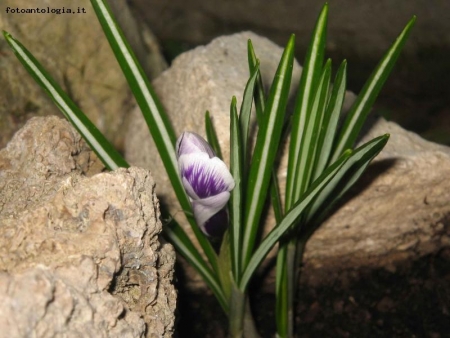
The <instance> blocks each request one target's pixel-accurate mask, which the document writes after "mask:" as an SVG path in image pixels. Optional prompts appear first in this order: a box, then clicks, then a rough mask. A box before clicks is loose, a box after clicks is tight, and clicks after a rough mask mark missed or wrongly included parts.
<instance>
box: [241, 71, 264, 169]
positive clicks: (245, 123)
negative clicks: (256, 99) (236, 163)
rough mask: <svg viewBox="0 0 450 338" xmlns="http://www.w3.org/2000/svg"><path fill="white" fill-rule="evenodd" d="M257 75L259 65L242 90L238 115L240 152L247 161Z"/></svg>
mask: <svg viewBox="0 0 450 338" xmlns="http://www.w3.org/2000/svg"><path fill="white" fill-rule="evenodd" d="M258 74H259V64H258V63H257V64H256V66H255V67H254V69H253V73H252V74H251V76H250V79H249V80H248V82H247V85H246V86H245V90H244V97H243V99H242V105H241V110H240V113H239V124H240V129H241V134H242V150H243V158H244V160H245V161H246V160H247V159H248V155H247V152H248V151H249V145H248V141H249V131H250V116H251V113H252V102H253V92H254V90H255V81H256V78H257V76H258Z"/></svg>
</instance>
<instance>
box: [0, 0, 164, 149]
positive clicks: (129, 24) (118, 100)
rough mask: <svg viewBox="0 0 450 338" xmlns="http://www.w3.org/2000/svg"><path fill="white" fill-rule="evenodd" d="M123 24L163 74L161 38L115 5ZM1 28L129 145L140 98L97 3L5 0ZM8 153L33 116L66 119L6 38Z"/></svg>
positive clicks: (145, 60) (3, 123) (1, 80)
mask: <svg viewBox="0 0 450 338" xmlns="http://www.w3.org/2000/svg"><path fill="white" fill-rule="evenodd" d="M112 3H113V5H114V6H113V9H114V10H115V13H116V16H117V18H118V21H119V22H120V24H121V26H122V28H123V30H124V32H125V35H126V36H128V37H130V39H129V40H130V44H131V46H132V47H133V49H134V50H135V52H136V54H137V56H138V58H139V59H140V60H141V62H142V64H143V67H144V69H145V70H146V71H147V72H148V74H151V75H152V76H155V75H157V74H159V73H160V72H161V71H162V70H163V69H164V68H165V63H164V61H163V59H162V57H161V53H160V51H159V48H158V46H157V44H156V42H155V39H154V37H153V35H152V33H151V32H150V30H149V29H148V27H147V26H146V25H145V24H143V23H139V24H138V23H137V22H136V21H135V20H134V17H133V16H132V15H131V12H130V10H129V8H128V6H127V4H126V1H125V0H118V1H113V2H112ZM8 7H10V8H11V9H17V8H18V9H30V8H41V9H46V8H50V9H55V10H56V9H62V8H63V7H64V8H65V9H66V10H67V9H69V8H70V9H72V10H74V11H77V10H78V8H80V10H81V9H82V8H83V9H85V11H86V13H79V14H78V13H77V14H59V15H58V14H52V13H49V14H47V13H40V14H37V13H35V14H20V13H19V14H18V13H11V12H10V13H6V8H8ZM0 27H1V28H2V29H4V30H6V31H8V32H9V33H11V34H12V35H13V36H14V37H15V38H17V39H18V40H19V41H21V42H22V43H23V44H24V45H25V46H26V47H27V48H28V49H29V50H30V52H31V53H33V55H34V56H35V57H36V58H37V59H38V60H39V62H40V63H41V64H42V65H43V66H44V67H45V68H46V69H47V70H48V71H49V73H50V74H51V75H52V76H53V77H54V78H55V79H56V81H57V82H58V83H59V84H60V85H61V86H62V88H63V89H64V90H65V91H66V92H67V93H68V94H69V95H70V97H71V98H72V99H73V100H74V102H75V103H76V104H77V105H79V107H80V108H81V109H82V110H83V111H84V112H85V113H86V114H87V115H88V116H89V118H90V119H91V120H92V121H93V122H94V123H95V124H96V126H97V127H99V128H100V130H102V132H103V133H104V134H105V135H106V136H107V137H108V138H109V139H110V140H112V141H113V142H114V144H115V145H116V146H117V147H118V148H123V133H119V132H118V131H119V130H120V129H121V128H124V127H125V126H126V123H127V112H128V111H129V109H130V108H131V107H132V105H133V103H132V96H131V92H130V90H129V88H128V85H127V82H126V80H125V78H124V76H123V75H122V73H121V70H120V67H119V65H118V64H117V61H116V59H115V57H114V55H113V53H112V51H111V48H110V46H109V44H108V41H107V40H106V37H105V36H104V33H103V31H102V29H101V27H100V24H99V23H98V20H97V18H96V16H95V13H94V10H93V9H92V6H91V4H90V2H89V0H76V1H73V0H70V1H65V2H64V3H60V4H57V3H50V2H49V1H46V0H36V1H33V3H32V4H31V3H30V2H29V1H27V0H4V1H2V10H1V11H0ZM0 55H1V58H0V87H1V88H2V93H3V95H1V96H0V148H3V147H4V146H5V145H6V143H7V142H8V141H9V139H10V138H11V137H12V135H13V134H14V132H15V131H17V130H18V129H19V128H20V127H21V126H22V125H23V124H24V123H25V121H26V120H28V119H29V118H31V117H33V116H43V115H49V114H52V115H55V114H60V113H59V110H58V108H57V107H56V106H55V105H54V104H53V103H52V102H51V100H50V99H49V98H48V97H47V94H46V93H44V92H43V91H42V90H41V89H40V87H39V86H38V85H37V84H36V83H35V81H34V80H33V79H32V78H31V77H30V76H29V75H28V73H27V72H26V70H25V69H24V68H23V67H22V65H21V64H20V62H19V61H18V60H17V58H16V57H15V56H14V54H13V52H12V50H11V49H10V48H9V46H8V45H7V43H6V41H5V40H4V39H3V38H2V39H0Z"/></svg>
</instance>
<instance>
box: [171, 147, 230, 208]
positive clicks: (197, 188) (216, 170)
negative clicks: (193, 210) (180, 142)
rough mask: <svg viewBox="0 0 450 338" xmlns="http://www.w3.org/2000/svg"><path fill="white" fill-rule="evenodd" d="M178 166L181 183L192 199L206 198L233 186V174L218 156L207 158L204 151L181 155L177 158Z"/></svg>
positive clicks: (228, 189)
mask: <svg viewBox="0 0 450 338" xmlns="http://www.w3.org/2000/svg"><path fill="white" fill-rule="evenodd" d="M178 166H179V170H180V175H181V177H182V179H183V185H184V187H185V189H186V191H187V193H188V195H189V196H190V197H191V198H193V199H197V198H200V199H203V198H207V197H210V196H214V195H217V194H220V193H221V192H224V191H231V190H232V189H233V188H234V179H233V176H231V174H230V172H229V171H228V168H227V166H226V165H225V163H224V162H223V161H222V160H220V159H219V158H218V157H213V158H209V156H208V155H207V154H205V153H191V154H189V155H182V156H180V158H179V159H178ZM185 181H187V182H188V183H189V186H187V184H185ZM192 192H195V195H196V196H195V195H194V194H192Z"/></svg>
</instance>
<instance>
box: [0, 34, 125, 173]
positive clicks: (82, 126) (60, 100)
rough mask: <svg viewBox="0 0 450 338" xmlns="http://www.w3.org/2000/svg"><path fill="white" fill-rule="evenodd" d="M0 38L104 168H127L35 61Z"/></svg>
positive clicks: (9, 38)
mask: <svg viewBox="0 0 450 338" xmlns="http://www.w3.org/2000/svg"><path fill="white" fill-rule="evenodd" d="M3 35H4V36H5V39H6V42H8V44H9V45H10V46H11V48H12V49H13V51H14V53H15V55H16V56H17V58H18V59H19V61H20V62H21V63H22V65H23V66H24V67H25V69H26V70H27V71H28V72H29V73H30V75H31V76H32V77H33V78H34V79H35V81H36V82H37V83H38V84H39V85H40V86H41V87H42V88H43V89H44V90H45V91H46V92H47V94H48V95H49V96H50V98H51V99H52V100H53V102H54V103H55V104H56V105H57V106H58V108H59V109H60V110H61V112H62V113H63V114H64V116H65V117H66V118H67V119H68V120H69V121H70V123H72V125H73V126H74V127H75V129H76V130H78V132H79V133H80V135H81V136H82V137H83V138H84V139H85V141H86V142H87V144H89V146H90V147H91V149H92V150H93V151H94V152H95V153H96V154H97V156H98V157H99V158H100V160H101V161H102V162H103V164H104V165H105V166H106V168H108V169H109V170H114V169H116V168H118V167H125V168H127V167H129V165H128V163H127V162H126V161H125V160H124V159H123V157H122V156H121V155H120V154H119V153H118V152H117V150H116V149H115V148H114V146H113V145H112V144H111V143H110V142H109V141H108V140H107V139H106V138H105V137H104V136H103V134H102V133H101V132H100V131H99V130H98V129H97V128H96V127H95V125H94V124H93V123H92V122H91V121H90V120H89V118H88V117H87V116H86V115H85V114H84V113H83V112H82V111H81V110H80V109H79V108H78V107H77V105H76V104H75V103H74V102H73V101H72V100H71V99H70V98H69V96H68V95H67V94H66V93H65V92H64V91H63V90H62V88H61V87H60V86H59V85H58V83H56V81H55V80H54V79H53V78H52V77H51V76H50V74H49V73H48V72H47V71H46V70H45V69H44V67H42V65H41V64H40V63H39V62H38V61H37V60H36V58H35V57H34V56H33V55H32V54H31V53H30V52H29V51H28V50H27V49H26V48H25V47H24V46H23V45H22V44H21V43H20V42H19V41H17V40H16V39H14V38H13V37H12V36H11V35H10V34H9V33H8V32H5V31H3Z"/></svg>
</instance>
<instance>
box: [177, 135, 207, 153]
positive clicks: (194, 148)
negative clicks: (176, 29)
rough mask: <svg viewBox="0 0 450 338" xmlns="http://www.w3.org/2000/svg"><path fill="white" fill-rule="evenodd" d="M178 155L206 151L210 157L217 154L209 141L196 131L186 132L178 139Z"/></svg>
mask: <svg viewBox="0 0 450 338" xmlns="http://www.w3.org/2000/svg"><path fill="white" fill-rule="evenodd" d="M176 151H177V156H178V158H180V156H182V155H186V154H192V153H206V154H208V157H210V158H211V157H215V156H216V154H215V153H214V150H213V149H212V148H211V146H210V145H209V143H208V142H206V141H205V140H204V138H203V137H201V136H200V135H198V134H196V133H190V132H184V133H183V134H181V136H180V137H179V138H178V140H177V144H176Z"/></svg>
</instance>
